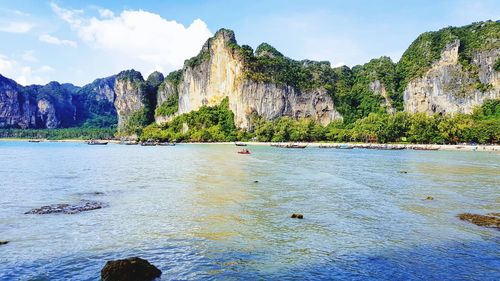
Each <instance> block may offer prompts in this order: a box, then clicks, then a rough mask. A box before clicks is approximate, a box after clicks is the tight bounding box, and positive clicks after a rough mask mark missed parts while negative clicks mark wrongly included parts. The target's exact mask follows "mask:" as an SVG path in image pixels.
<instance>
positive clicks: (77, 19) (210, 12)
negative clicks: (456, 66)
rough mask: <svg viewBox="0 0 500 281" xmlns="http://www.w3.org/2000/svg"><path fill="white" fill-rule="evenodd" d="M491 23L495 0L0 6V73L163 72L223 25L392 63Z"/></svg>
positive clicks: (338, 61) (329, 54) (37, 78)
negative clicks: (419, 45)
mask: <svg viewBox="0 0 500 281" xmlns="http://www.w3.org/2000/svg"><path fill="white" fill-rule="evenodd" d="M499 18H500V1H498V0H484V1H480V0H476V1H474V0H470V1H466V0H433V1H427V0H421V1H416V0H385V1H382V0H380V1H376V0H372V1H368V0H365V1H361V0H357V1H356V0H353V1H340V0H339V1H335V0H330V1H327V0H325V1H322V0H317V1H316V0H308V1H301V0H295V1H293V0H289V1H282V0H275V1H272V0H268V1H264V0H262V1H260V0H254V1H218V0H212V1H146V0H143V1H68V0H53V1H44V0H18V1H10V0H9V1H7V0H0V42H1V43H0V74H2V75H4V76H7V77H9V78H12V79H15V80H16V81H18V82H19V83H21V84H24V85H26V84H32V83H37V84H38V83H41V84H44V83H47V82H49V81H52V80H57V81H60V82H70V83H74V84H76V85H83V84H86V83H89V82H91V81H93V80H94V79H95V78H99V77H106V76H109V75H112V74H116V73H118V72H119V71H121V70H124V69H130V68H134V69H137V70H139V71H141V72H142V73H143V75H144V76H147V75H148V74H149V73H150V72H152V71H154V70H160V71H162V72H164V73H165V74H166V73H168V72H170V71H172V70H175V69H178V68H180V67H182V62H183V61H184V59H186V58H188V57H190V56H193V55H195V54H196V53H197V52H198V51H199V49H200V47H201V45H202V44H203V42H204V41H205V40H206V39H207V38H208V37H209V36H211V35H212V34H213V33H215V32H216V31H217V30H218V29H219V28H222V27H225V28H230V29H233V30H234V31H235V33H236V38H237V40H238V42H239V43H240V44H248V45H250V46H252V47H254V48H255V47H256V46H257V45H258V44H260V43H261V42H267V43H270V44H271V45H273V46H275V47H276V48H277V49H278V50H280V51H281V52H282V53H284V54H285V55H287V56H289V57H291V58H294V59H305V58H307V59H315V60H328V61H330V62H331V63H332V65H334V66H337V65H342V64H346V65H348V66H354V65H356V64H363V63H366V62H368V61H369V60H370V59H371V58H376V57H380V56H382V55H387V56H390V57H391V58H392V59H393V60H394V61H397V60H399V58H400V56H401V54H402V53H403V52H404V50H405V49H406V48H407V47H408V45H409V44H410V43H411V42H412V41H413V40H414V39H415V38H416V37H417V36H418V35H419V34H420V33H422V32H425V31H431V30H438V29H440V28H443V27H446V26H460V25H465V24H469V23H471V22H475V21H484V20H489V19H491V20H498V19H499Z"/></svg>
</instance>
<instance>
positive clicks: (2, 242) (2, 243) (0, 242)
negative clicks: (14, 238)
mask: <svg viewBox="0 0 500 281" xmlns="http://www.w3.org/2000/svg"><path fill="white" fill-rule="evenodd" d="M7 243H9V241H0V245H5V244H7Z"/></svg>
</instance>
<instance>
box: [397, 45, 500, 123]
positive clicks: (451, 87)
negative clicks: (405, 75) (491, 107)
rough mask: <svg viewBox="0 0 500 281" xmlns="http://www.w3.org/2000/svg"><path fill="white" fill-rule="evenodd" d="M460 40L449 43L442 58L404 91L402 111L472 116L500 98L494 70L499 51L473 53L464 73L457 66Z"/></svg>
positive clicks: (498, 78)
mask: <svg viewBox="0 0 500 281" xmlns="http://www.w3.org/2000/svg"><path fill="white" fill-rule="evenodd" d="M459 48H460V40H455V41H453V42H451V43H449V44H448V45H447V46H446V47H445V49H444V50H443V52H442V53H441V58H440V59H439V60H438V61H436V62H435V63H433V65H432V66H431V68H430V69H429V70H428V71H427V72H426V73H425V74H424V75H423V76H422V77H419V78H416V79H413V80H411V81H410V82H409V83H408V85H407V86H406V89H405V91H404V107H405V111H407V112H410V113H416V112H425V113H427V114H435V113H439V114H445V113H451V114H453V113H471V112H472V110H473V108H474V107H475V106H478V105H481V104H482V103H483V102H484V101H485V100H487V99H496V98H499V97H500V95H499V91H500V73H499V72H498V71H495V70H494V68H493V66H494V64H495V62H496V61H497V60H498V58H499V57H500V49H491V50H488V51H480V52H476V53H475V54H474V55H473V59H472V62H471V65H472V67H473V68H475V69H476V71H477V73H474V71H472V72H471V71H467V70H465V69H464V68H463V66H462V65H461V64H460V62H459Z"/></svg>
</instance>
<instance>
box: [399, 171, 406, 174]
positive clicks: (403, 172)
mask: <svg viewBox="0 0 500 281" xmlns="http://www.w3.org/2000/svg"><path fill="white" fill-rule="evenodd" d="M399 173H400V174H408V172H407V171H399Z"/></svg>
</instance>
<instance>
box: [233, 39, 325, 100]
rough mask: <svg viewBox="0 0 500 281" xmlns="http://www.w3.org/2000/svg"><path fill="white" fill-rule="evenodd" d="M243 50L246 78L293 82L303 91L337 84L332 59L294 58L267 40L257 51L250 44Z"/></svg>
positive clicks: (259, 80)
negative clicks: (251, 50)
mask: <svg viewBox="0 0 500 281" xmlns="http://www.w3.org/2000/svg"><path fill="white" fill-rule="evenodd" d="M240 53H241V54H242V55H243V56H244V59H245V71H244V76H245V78H247V79H250V80H253V81H257V82H271V83H275V84H277V85H279V86H292V87H294V88H296V89H297V90H299V91H302V92H304V91H308V90H312V89H316V88H321V87H323V88H333V87H334V83H335V74H334V72H333V69H332V68H331V67H330V63H329V62H326V61H324V62H315V61H309V60H303V61H295V60H292V59H290V58H287V57H285V56H283V55H282V54H281V53H280V52H278V51H277V50H276V49H275V48H273V47H272V46H270V45H269V44H266V43H262V44H261V45H259V46H258V47H257V49H256V51H255V55H253V54H251V53H250V52H249V49H248V48H246V49H244V50H243V51H241V52H240Z"/></svg>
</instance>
